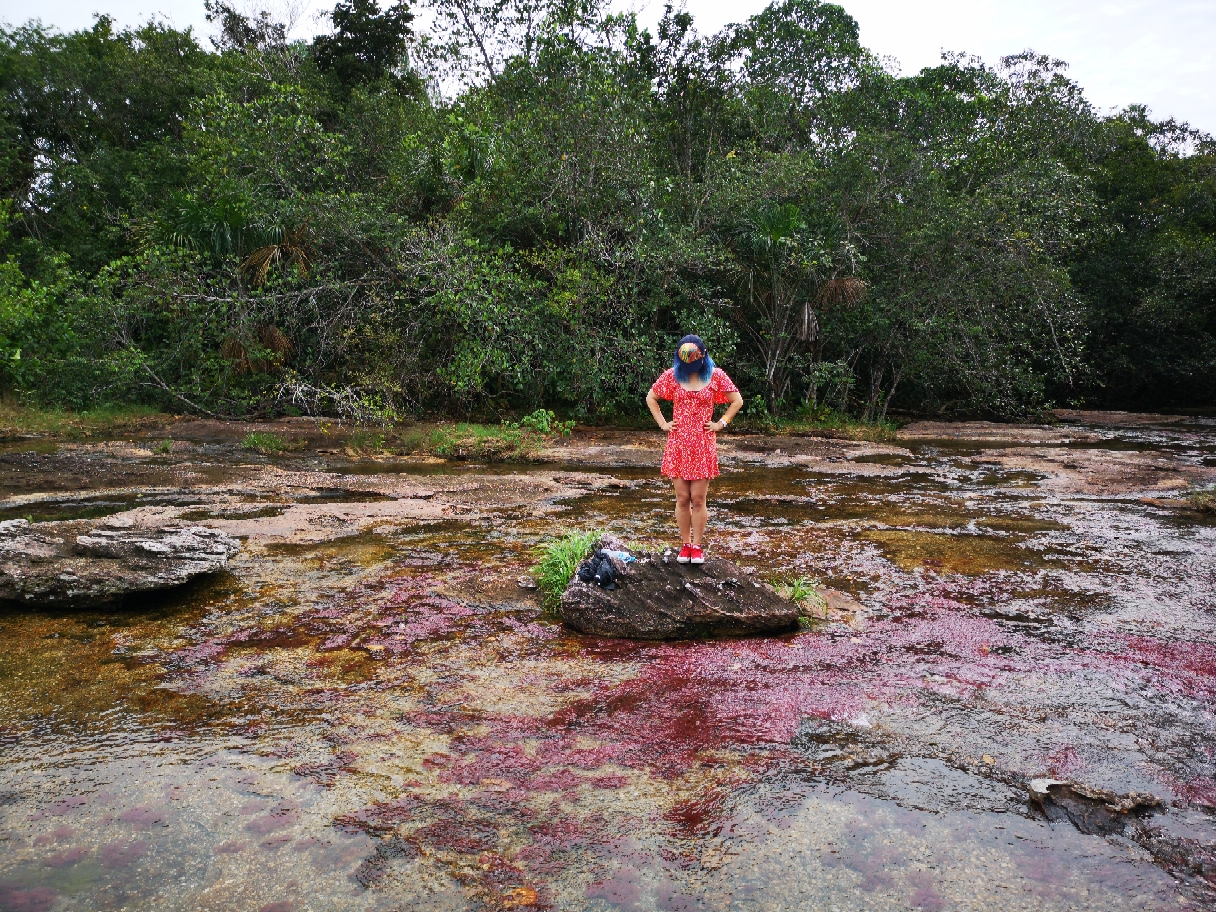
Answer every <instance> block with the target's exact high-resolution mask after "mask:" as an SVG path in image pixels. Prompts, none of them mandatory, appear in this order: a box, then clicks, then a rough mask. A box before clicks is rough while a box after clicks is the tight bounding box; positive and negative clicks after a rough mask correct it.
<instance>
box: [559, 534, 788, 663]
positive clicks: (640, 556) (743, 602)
mask: <svg viewBox="0 0 1216 912" xmlns="http://www.w3.org/2000/svg"><path fill="white" fill-rule="evenodd" d="M599 547H601V548H619V547H620V543H619V542H616V541H607V540H606V541H604V542H601V544H600V546H599ZM634 557H635V558H636V560H635V561H634V562H633V563H630V564H628V566H627V567H626V568H625V570H624V572H623V573H621V574H619V575H618V576H617V577H616V580H615V582H616V587H615V588H614V589H611V590H608V589H603V588H601V587H600V586H597V585H596V584H595V583H594V582H590V583H585V582H583V581H581V580H580V579H579V578H578V576H577V575H576V576H575V577H574V578H573V579H572V580H571V581H570V584H569V585H568V586H567V587H566V591H565V592H564V593H563V594H562V600H561V606H560V608H559V609H558V612H559V614H560V616H561V619H562V623H564V624H565V625H566V626H567V627H571V628H573V629H574V630H577V631H579V632H580V633H590V634H596V635H598V636H610V637H627V638H630V639H639V640H677V639H693V638H699V637H714V636H749V635H753V634H759V633H782V632H785V631H787V630H794V629H796V628H797V626H798V615H799V609H798V606H797V605H795V604H794V603H793V602H788V601H786V600H785V599H783V598H781V596H779V595H777V593H775V592H774V591H773V590H772V589H770V588H768V587H767V586H765V585H764V584H763V583H760V582H759V581H758V580H754V579H752V578H751V577H750V576H748V574H746V573H745V572H744V571H743V570H742V568H740V567H739V566H738V565H736V564H734V563H731V562H730V561H728V560H723V559H721V558H716V557H710V558H707V559H706V561H705V563H704V564H700V565H692V564H679V563H677V562H676V560H675V555H674V554H672V553H671V552H666V553H664V554H653V553H647V552H639V553H636V554H635V555H634Z"/></svg>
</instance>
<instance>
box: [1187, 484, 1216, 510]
mask: <svg viewBox="0 0 1216 912" xmlns="http://www.w3.org/2000/svg"><path fill="white" fill-rule="evenodd" d="M1186 499H1187V501H1188V502H1189V503H1190V505H1191V506H1192V507H1193V508H1194V509H1196V510H1198V511H1199V512H1200V513H1216V488H1207V489H1206V490H1202V489H1198V488H1196V489H1194V490H1191V491H1189V492H1187V495H1186Z"/></svg>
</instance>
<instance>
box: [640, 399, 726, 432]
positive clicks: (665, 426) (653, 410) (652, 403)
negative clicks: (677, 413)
mask: <svg viewBox="0 0 1216 912" xmlns="http://www.w3.org/2000/svg"><path fill="white" fill-rule="evenodd" d="M739 404H740V405H742V404H743V400H742V399H740V400H739ZM646 408H648V409H650V414H652V415H654V420H655V421H657V422H658V423H659V428H660V429H661V430H664V431H670V430H671V429H672V427H673V425H674V422H671V421H668V420H667V419H666V418H664V417H663V410H662V409H661V408H659V397H658V396H656V395H655V394H654V390H651V391H650V392H649V393H647V394H646Z"/></svg>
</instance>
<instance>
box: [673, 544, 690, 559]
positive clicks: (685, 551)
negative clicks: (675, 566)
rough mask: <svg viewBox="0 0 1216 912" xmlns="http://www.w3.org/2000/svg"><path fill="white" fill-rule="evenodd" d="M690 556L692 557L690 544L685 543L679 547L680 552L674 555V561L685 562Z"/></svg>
mask: <svg viewBox="0 0 1216 912" xmlns="http://www.w3.org/2000/svg"><path fill="white" fill-rule="evenodd" d="M691 558H692V545H687V544H686V545H685V546H684V547H683V548H681V549H680V553H679V554H677V555H676V562H677V563H681V564H687V563H688V561H689V560H690V559H691Z"/></svg>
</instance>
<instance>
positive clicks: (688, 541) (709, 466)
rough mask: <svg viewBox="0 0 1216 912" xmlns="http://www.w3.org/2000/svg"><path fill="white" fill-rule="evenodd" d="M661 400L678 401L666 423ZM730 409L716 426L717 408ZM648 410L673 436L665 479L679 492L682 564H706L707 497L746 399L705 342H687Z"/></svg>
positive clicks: (690, 338)
mask: <svg viewBox="0 0 1216 912" xmlns="http://www.w3.org/2000/svg"><path fill="white" fill-rule="evenodd" d="M660 399H670V400H672V403H673V404H672V416H671V421H666V420H664V418H663V411H662V409H660V408H659V400H660ZM723 403H730V404H729V406H727V409H726V414H725V415H723V416H722V417H721V419H719V420H718V421H714V420H713V418H714V406H715V405H722V404H723ZM646 405H647V407H649V409H650V414H652V415H654V420H655V421H657V422H658V423H659V427H661V428H662V429H663V430H665V431H666V432H667V448H666V449H665V450H664V451H663V474H664V475H666V476H667V477H668V478H670V479H672V483H673V484H674V485H675V489H676V524H677V525H678V526H679V527H680V535H681V536H682V537H683V539H684V547H683V548H681V549H680V554H679V556H678V557H677V558H676V560H678V561H679V562H680V563H681V564H688V563H692V564H703V563H705V552H704V551H702V549H701V546H702V543H703V542H704V540H705V523H706V520H708V518H709V515H708V514H707V513H706V511H705V497H706V495H707V494H708V493H709V480H710V479H711V478H716V477H717V476H718V443H717V438H716V437H715V436H714V434H715V433H716V432H717V431H721V430H723V429H724V428H725V427H726V426H727V425H728V424H730V422H731V419H733V418H734V417H735V415H736V413H737V412H738V411H739V409H741V408H742V407H743V397H742V396H740V395H739V390H738V388H737V387H736V386H735V384H734V383H732V382H731V379H730V377H728V376H726V372H725V371H724V370H722V368H720V367H715V366H714V362H713V359H711V358H710V357H709V353H708V352H707V351H706V350H705V343H704V342H702V341H701V337H700V336H685V337H684V338H683V339H681V340H680V344H679V345H678V346H676V355H675V358H674V359H673V361H672V366H671V369H670V370H666V371H664V372H663V376H661V377H659V379H658V380H656V381H655V383H654V386H652V387H651V388H650V392H649V393H647V394H646Z"/></svg>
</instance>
